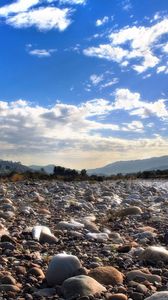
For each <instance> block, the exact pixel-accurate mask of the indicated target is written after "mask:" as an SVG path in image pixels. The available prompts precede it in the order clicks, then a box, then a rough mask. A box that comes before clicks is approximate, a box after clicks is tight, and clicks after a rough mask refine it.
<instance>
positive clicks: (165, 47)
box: [163, 43, 168, 53]
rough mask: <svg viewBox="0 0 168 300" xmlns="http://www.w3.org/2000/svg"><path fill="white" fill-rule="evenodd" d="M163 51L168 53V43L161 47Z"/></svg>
mask: <svg viewBox="0 0 168 300" xmlns="http://www.w3.org/2000/svg"><path fill="white" fill-rule="evenodd" d="M163 51H164V52H166V53H168V43H166V44H165V45H164V46H163Z"/></svg>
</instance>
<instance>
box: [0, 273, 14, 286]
mask: <svg viewBox="0 0 168 300" xmlns="http://www.w3.org/2000/svg"><path fill="white" fill-rule="evenodd" d="M1 283H2V284H13V285H15V284H16V280H15V278H13V277H12V276H11V275H6V276H4V277H2V278H1Z"/></svg>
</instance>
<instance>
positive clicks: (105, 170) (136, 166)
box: [87, 155, 168, 176]
mask: <svg viewBox="0 0 168 300" xmlns="http://www.w3.org/2000/svg"><path fill="white" fill-rule="evenodd" d="M160 168H161V170H165V169H168V155H164V156H160V157H151V158H146V159H137V160H123V161H121V160H120V161H116V162H114V163H110V164H107V165H105V166H104V167H100V168H95V169H89V170H87V173H88V175H106V176H109V175H116V174H118V173H122V174H128V173H137V172H143V171H151V170H156V169H160Z"/></svg>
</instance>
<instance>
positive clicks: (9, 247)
mask: <svg viewBox="0 0 168 300" xmlns="http://www.w3.org/2000/svg"><path fill="white" fill-rule="evenodd" d="M0 248H2V249H4V250H14V249H15V246H14V245H13V244H12V243H10V242H0Z"/></svg>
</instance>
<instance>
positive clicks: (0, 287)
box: [0, 284, 20, 293]
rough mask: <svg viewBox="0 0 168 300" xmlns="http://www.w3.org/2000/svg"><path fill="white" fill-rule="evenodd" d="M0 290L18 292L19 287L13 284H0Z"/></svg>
mask: <svg viewBox="0 0 168 300" xmlns="http://www.w3.org/2000/svg"><path fill="white" fill-rule="evenodd" d="M0 291H1V292H13V293H18V292H20V288H19V287H18V286H17V285H13V284H0Z"/></svg>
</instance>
